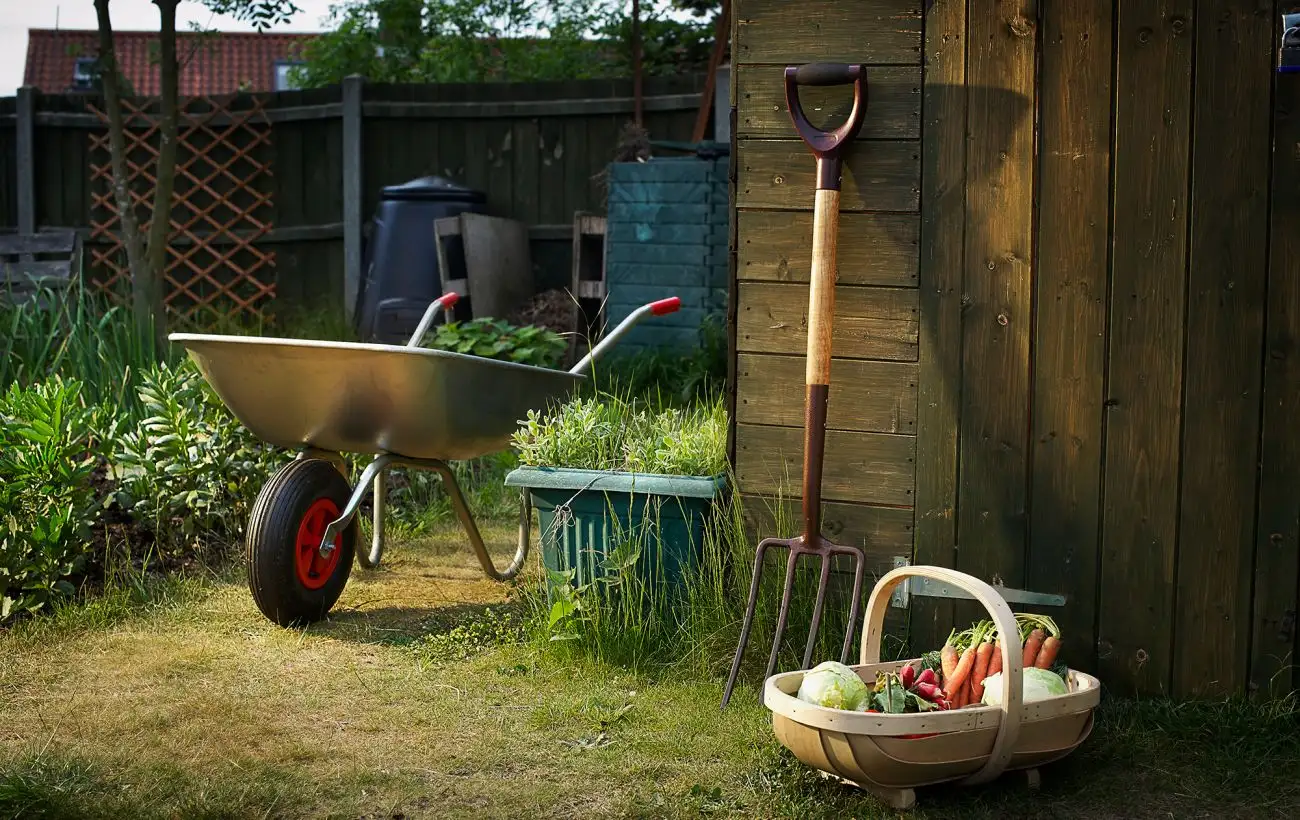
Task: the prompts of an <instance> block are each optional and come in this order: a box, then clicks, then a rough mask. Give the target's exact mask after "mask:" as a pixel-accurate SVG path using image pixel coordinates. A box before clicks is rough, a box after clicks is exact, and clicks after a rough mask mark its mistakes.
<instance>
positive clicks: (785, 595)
mask: <svg viewBox="0 0 1300 820" xmlns="http://www.w3.org/2000/svg"><path fill="white" fill-rule="evenodd" d="M798 560H799V551H798V550H797V549H795V548H794V547H793V546H792V547H791V548H790V560H789V561H787V562H786V564H785V590H784V591H782V593H781V611H780V614H779V615H777V617H776V635H775V636H774V637H773V638H772V654H771V655H770V656H768V659H767V671H766V672H764V673H763V680H767V679H768V678H770V677H772V672H773V670H775V669H776V657H777V655H779V654H780V653H781V637H782V636H783V635H785V622H786V621H787V620H789V618H790V595H791V594H792V593H793V592H794V565H795V562H796V561H798ZM818 592H819V593H820V590H819V591H818Z"/></svg>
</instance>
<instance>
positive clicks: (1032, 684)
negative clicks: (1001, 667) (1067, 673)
mask: <svg viewBox="0 0 1300 820" xmlns="http://www.w3.org/2000/svg"><path fill="white" fill-rule="evenodd" d="M1022 676H1023V677H1022V680H1023V681H1024V693H1023V695H1022V696H1021V700H1022V702H1024V703H1033V702H1034V701H1037V700H1044V699H1046V698H1052V697H1057V696H1059V695H1066V694H1069V691H1070V690H1069V687H1067V686H1066V684H1065V680H1064V679H1063V678H1062V677H1061V676H1060V675H1058V674H1056V673H1055V672H1053V671H1051V670H1049V669H1039V668H1037V667H1034V666H1031V667H1028V668H1027V669H1025V670H1024V672H1023V673H1022ZM1003 680H1004V675H1003V674H1002V673H1001V672H999V673H998V674H996V675H990V676H989V677H988V678H986V679H985V681H984V698H983V703H984V705H985V706H998V705H1000V704H1001V703H1002V689H1003Z"/></svg>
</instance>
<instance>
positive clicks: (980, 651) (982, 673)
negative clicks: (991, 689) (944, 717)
mask: <svg viewBox="0 0 1300 820" xmlns="http://www.w3.org/2000/svg"><path fill="white" fill-rule="evenodd" d="M992 660H993V644H992V642H990V641H982V642H981V643H980V645H979V647H978V648H976V650H975V671H974V672H972V673H971V679H970V691H971V700H972V701H978V700H979V699H980V698H981V697H983V696H984V679H985V678H986V677H988V674H989V663H990V662H991V661H992Z"/></svg>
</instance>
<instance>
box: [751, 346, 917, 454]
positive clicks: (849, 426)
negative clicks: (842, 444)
mask: <svg viewBox="0 0 1300 820" xmlns="http://www.w3.org/2000/svg"><path fill="white" fill-rule="evenodd" d="M736 371H737V378H738V380H739V382H738V387H737V390H738V393H739V397H740V398H739V402H738V405H737V407H736V421H738V422H740V423H742V424H777V425H784V426H787V427H798V426H800V425H802V424H803V422H804V406H803V402H802V401H793V400H792V397H797V396H799V395H800V394H801V392H802V390H803V385H804V357H803V356H774V355H758V354H753V353H742V354H740V355H739V356H738V357H737V364H736ZM916 378H917V366H916V365H915V364H913V363H911V362H875V361H861V360H854V359H832V360H831V394H830V401H829V402H828V404H827V417H826V427H827V429H830V430H858V431H861V432H872V433H902V434H905V435H915V433H916Z"/></svg>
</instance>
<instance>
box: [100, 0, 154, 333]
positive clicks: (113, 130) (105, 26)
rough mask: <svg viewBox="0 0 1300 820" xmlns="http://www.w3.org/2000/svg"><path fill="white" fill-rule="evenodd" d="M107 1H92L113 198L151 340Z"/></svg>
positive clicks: (141, 329)
mask: <svg viewBox="0 0 1300 820" xmlns="http://www.w3.org/2000/svg"><path fill="white" fill-rule="evenodd" d="M108 2H109V0H95V15H96V17H97V18H98V21H99V66H100V70H99V79H100V82H101V83H102V84H103V89H104V107H105V108H106V109H107V110H108V146H109V156H110V159H111V164H112V168H113V186H112V188H113V201H114V202H116V203H117V212H118V218H119V221H120V223H121V230H122V243H123V244H124V245H125V246H126V263H127V267H128V268H129V269H130V271H131V289H132V295H133V297H134V299H133V301H134V308H135V325H136V331H137V332H138V333H139V334H140V337H141V339H148V340H153V339H156V338H157V337H156V336H155V328H154V327H153V326H152V325H153V319H154V316H153V311H152V309H151V308H150V306H149V304H148V303H147V302H146V303H144V304H143V305H142V303H141V300H140V290H139V288H140V280H141V279H142V278H148V277H147V274H146V275H145V276H144V277H142V274H144V272H145V268H146V267H147V266H148V260H147V259H146V258H145V253H144V245H143V243H142V242H141V238H140V223H139V220H138V219H137V218H136V211H135V201H134V200H133V199H132V196H131V186H130V178H129V177H128V176H127V171H126V130H125V129H126V126H125V124H124V123H123V121H122V100H121V98H120V97H119V96H118V87H117V81H118V76H119V72H118V67H117V52H116V51H115V50H114V49H113V21H112V19H111V18H110V17H109V14H108Z"/></svg>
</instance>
